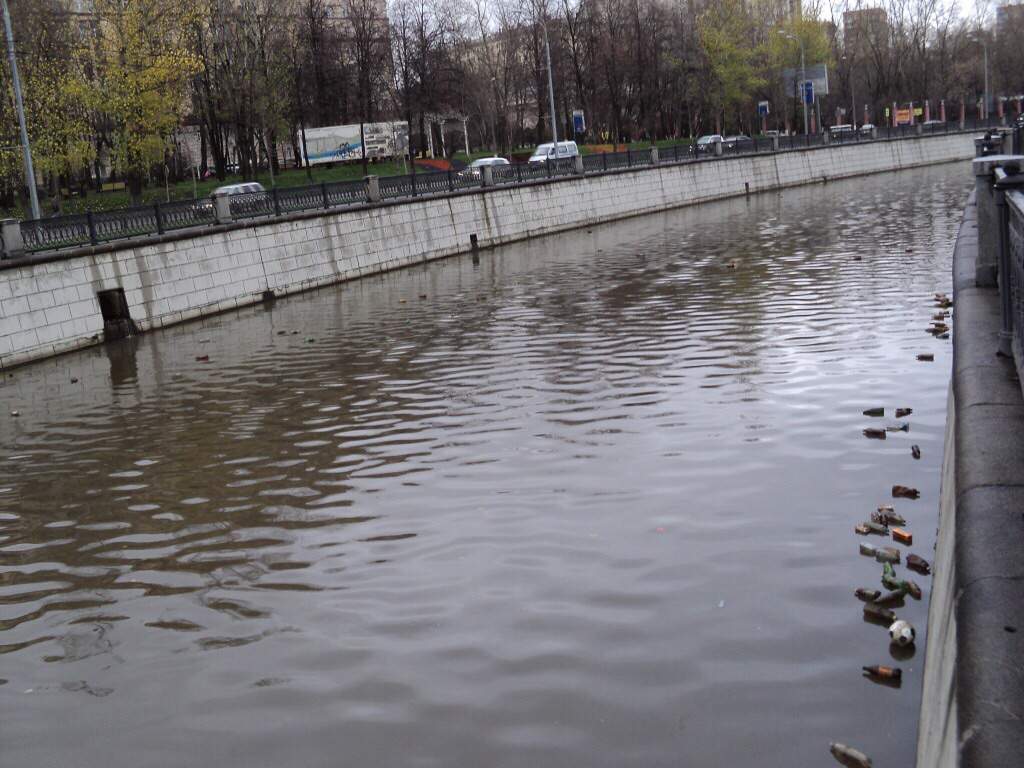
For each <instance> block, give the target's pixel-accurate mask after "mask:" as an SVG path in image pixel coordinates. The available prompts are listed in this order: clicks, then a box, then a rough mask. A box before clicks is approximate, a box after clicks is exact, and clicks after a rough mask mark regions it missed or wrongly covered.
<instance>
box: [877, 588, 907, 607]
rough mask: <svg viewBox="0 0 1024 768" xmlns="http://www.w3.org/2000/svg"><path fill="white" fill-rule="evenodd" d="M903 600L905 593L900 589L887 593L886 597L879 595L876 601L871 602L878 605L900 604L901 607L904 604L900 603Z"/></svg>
mask: <svg viewBox="0 0 1024 768" xmlns="http://www.w3.org/2000/svg"><path fill="white" fill-rule="evenodd" d="M902 600H903V591H902V590H899V589H894V590H892V591H891V592H886V593H885V594H884V595H879V596H878V598H877V599H876V600H872V601H871V602H873V603H875V604H876V605H890V604H892V603H896V602H899V603H900V605H903V603H902V602H900V601H902Z"/></svg>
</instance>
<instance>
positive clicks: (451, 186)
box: [445, 168, 482, 192]
mask: <svg viewBox="0 0 1024 768" xmlns="http://www.w3.org/2000/svg"><path fill="white" fill-rule="evenodd" d="M445 173H447V174H448V191H449V192H454V191H455V180H454V179H452V169H451V168H449V169H448V170H447V171H445ZM481 178H482V177H481Z"/></svg>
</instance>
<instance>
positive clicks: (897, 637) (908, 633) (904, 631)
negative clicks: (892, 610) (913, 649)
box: [889, 619, 917, 646]
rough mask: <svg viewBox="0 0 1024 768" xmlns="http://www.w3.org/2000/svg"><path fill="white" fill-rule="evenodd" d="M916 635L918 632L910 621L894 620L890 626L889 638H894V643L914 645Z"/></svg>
mask: <svg viewBox="0 0 1024 768" xmlns="http://www.w3.org/2000/svg"><path fill="white" fill-rule="evenodd" d="M916 636H917V633H916V632H915V631H914V628H913V627H912V626H911V624H910V622H909V621H904V620H903V619H900V620H899V621H894V622H893V623H892V625H891V626H890V627H889V638H890V639H891V640H892V642H893V644H894V645H899V646H907V645H912V644H913V642H914V638H915V637H916Z"/></svg>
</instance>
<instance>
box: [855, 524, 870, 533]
mask: <svg viewBox="0 0 1024 768" xmlns="http://www.w3.org/2000/svg"><path fill="white" fill-rule="evenodd" d="M853 532H854V533H859V534H860V535H861V536H867V535H868V534H869V533H871V529H870V528H868V527H867V526H866V525H864V524H863V523H860V524H859V525H855V526H854V527H853Z"/></svg>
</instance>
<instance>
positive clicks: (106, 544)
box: [0, 165, 970, 768]
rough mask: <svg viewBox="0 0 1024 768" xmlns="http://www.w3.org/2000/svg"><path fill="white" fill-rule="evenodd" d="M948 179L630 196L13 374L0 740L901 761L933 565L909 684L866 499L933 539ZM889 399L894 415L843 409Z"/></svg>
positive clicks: (552, 761) (907, 761)
mask: <svg viewBox="0 0 1024 768" xmlns="http://www.w3.org/2000/svg"><path fill="white" fill-rule="evenodd" d="M969 183H970V177H969V174H968V172H967V168H966V166H961V165H952V166H945V167H942V168H936V169H932V170H929V171H914V172H908V173H902V174H894V175H889V176H881V177H875V178H868V179H862V180H856V181H849V182H843V183H834V184H829V185H828V186H825V187H821V186H818V187H811V188H806V189H798V190H792V191H788V192H786V193H784V194H782V195H767V196H761V197H755V198H752V199H750V200H737V201H731V202H725V203H721V204H715V205H708V206H705V207H702V208H698V209H691V210H683V211H678V212H673V213H670V214H667V215H664V216H657V217H648V218H643V219H635V220H631V221H627V222H623V223H618V224H611V225H608V226H606V227H601V228H595V229H594V230H593V231H592V232H589V233H588V232H578V233H573V234H568V235H564V236H559V237H552V238H547V239H543V240H538V241H536V242H531V243H527V244H522V245H518V246H514V247H509V248H505V249H502V250H499V251H496V252H489V253H485V254H484V255H483V258H482V262H481V264H480V265H479V266H473V265H472V263H471V260H470V259H469V258H468V257H466V258H459V259H453V260H449V261H446V262H444V263H438V264H432V265H429V266H424V267H422V268H417V269H414V270H409V271H403V272H397V273H393V274H389V275H385V276H381V277H377V278H370V279H367V280H364V281H361V282H358V283H353V284H350V285H346V286H342V287H338V288H332V289H327V290H323V291H320V292H317V293H314V294H309V295H305V296H300V297H292V298H289V299H285V300H282V301H280V302H278V303H277V305H276V306H274V307H273V308H272V309H269V310H264V309H251V310H247V311H243V312H240V313H238V314H234V315H225V316H220V317H217V318H215V319H213V320H210V321H208V322H206V323H205V324H204V325H188V326H185V327H181V328H176V329H171V330H169V331H166V332H160V333H154V334H151V335H148V336H146V337H143V338H141V339H138V340H137V341H136V342H135V343H127V344H124V345H122V346H111V347H107V348H104V349H98V350H92V351H88V352H85V353H80V354H75V355H69V356H66V357H62V358H60V359H58V360H55V361H51V362H47V363H43V364H40V365H36V366H32V367H28V368H25V369H21V370H18V371H16V372H15V373H14V374H13V376H11V377H9V378H7V379H6V381H5V382H4V383H3V384H2V385H0V401H2V408H0V678H2V679H3V684H2V685H0V744H2V746H0V763H2V765H4V766H72V765H73V766H76V767H85V766H98V767H99V766H102V767H104V768H106V767H108V766H132V767H133V768H139V767H141V766H169V765H195V766H212V765H224V766H235V765H238V766H242V765H244V766H247V767H248V768H251V767H252V766H274V767H275V768H276V767H278V766H283V765H290V766H339V765H346V766H348V765H351V766H358V765H368V766H369V765H372V766H484V765H486V766H532V767H533V766H553V767H554V766H558V767H559V768H562V767H564V766H588V767H589V766H609V767H615V768H620V767H621V766H625V765H631V766H681V765H685V766H688V767H691V768H692V767H693V766H747V765H763V766H780V768H781V767H782V766H786V767H787V768H790V767H791V766H804V765H812V764H813V765H824V764H829V762H830V758H829V757H828V752H827V749H828V742H829V741H830V740H832V739H839V740H844V741H848V742H852V743H855V744H858V745H862V746H865V747H866V748H867V749H868V751H870V752H871V753H872V754H873V755H874V756H875V759H876V764H878V765H893V766H908V765H911V764H912V761H913V753H914V746H915V734H916V728H917V707H918V703H919V698H920V686H921V661H922V656H923V648H924V637H923V635H924V632H923V630H924V623H925V617H926V608H927V592H928V589H929V587H930V579H929V578H923V577H922V578H918V577H915V578H917V580H918V581H919V582H920V583H922V585H923V586H924V587H925V590H926V595H925V601H922V602H920V603H916V602H910V603H909V604H908V605H907V606H906V607H905V608H903V609H900V610H899V611H898V612H899V613H900V615H901V616H905V617H906V618H909V619H910V620H911V621H913V622H914V623H915V624H916V625H917V628H918V633H919V637H918V639H919V643H918V651H917V654H916V656H913V657H911V658H907V659H903V660H901V661H900V663H901V665H902V666H903V668H904V682H903V686H902V688H901V689H899V690H895V689H891V688H885V687H881V686H878V685H875V684H873V683H871V682H868V681H867V680H865V679H862V678H861V676H860V667H861V665H862V664H874V663H885V662H886V661H891V657H890V653H889V648H888V639H887V637H886V634H885V629H884V628H882V627H878V626H875V625H872V624H868V623H865V622H864V621H863V620H862V618H861V604H860V603H859V602H858V601H856V600H855V599H854V597H853V595H852V590H853V588H854V587H855V586H859V585H864V586H877V585H878V577H879V574H880V572H881V567H880V566H878V565H877V564H875V563H874V562H873V561H869V560H868V559H866V558H863V557H860V556H859V555H858V554H857V545H858V543H859V541H861V539H859V537H857V536H855V535H854V534H853V531H852V528H853V525H854V523H856V522H857V521H859V520H862V519H866V518H867V516H868V513H869V512H870V511H871V510H873V509H874V507H875V505H876V504H877V503H879V502H883V501H886V500H887V497H888V495H889V487H890V486H891V485H892V484H893V483H903V484H906V485H915V486H917V487H918V488H920V489H921V491H922V498H921V499H920V500H919V501H916V502H902V503H897V509H899V510H901V511H903V512H904V513H905V514H906V516H907V517H908V518H909V520H910V526H909V527H910V528H911V529H912V530H913V532H914V535H915V539H916V542H915V546H914V547H913V548H912V549H913V551H916V552H918V553H920V554H922V555H924V556H926V557H928V558H929V559H930V558H931V552H932V546H933V542H934V533H935V520H936V507H937V500H938V480H939V474H938V469H939V465H940V461H941V446H942V441H941V437H942V429H943V424H944V409H945V394H946V386H947V381H948V371H949V360H950V353H951V349H950V346H949V342H948V341H939V340H935V339H933V338H932V337H931V336H928V335H927V334H926V333H925V331H924V329H925V328H926V326H927V325H928V323H929V319H930V316H931V314H932V313H933V312H934V311H935V310H934V308H933V307H932V302H931V300H930V297H931V294H932V292H933V291H936V290H948V289H949V288H950V277H949V266H950V256H951V247H952V241H953V236H954V233H955V228H956V226H957V223H958V217H959V213H960V210H961V208H962V205H963V202H964V199H965V196H966V192H967V189H968V186H969ZM907 248H913V251H912V252H910V253H908V252H906V249H907ZM855 256H860V257H862V258H861V260H856V259H855V258H854V257H855ZM731 260H735V262H736V263H735V268H730V267H729V264H728V263H729V262H730V261H731ZM295 331H297V333H294V332H295ZM307 339H308V340H307ZM922 351H932V352H934V353H935V362H934V363H931V364H928V363H920V362H917V361H916V360H915V355H916V353H918V352H922ZM197 355H209V356H210V362H209V363H199V362H196V361H195V358H196V356H197ZM72 378H77V379H78V380H79V381H78V383H72V382H71V380H72ZM874 405H885V406H889V407H892V406H903V405H906V406H910V407H912V408H913V409H914V414H913V416H912V417H910V418H909V421H910V422H911V431H910V432H909V434H902V433H897V434H894V435H890V438H889V439H888V440H886V441H885V442H884V443H883V442H880V441H870V440H866V439H864V438H863V437H862V436H861V429H862V428H863V427H864V426H868V425H869V424H871V423H872V422H874V423H873V425H875V426H877V425H878V424H879V423H880V420H870V419H867V418H865V417H863V416H862V415H861V411H862V410H863V409H864V408H867V407H869V406H874ZM12 409H16V410H18V411H20V413H21V415H20V417H18V418H12V417H10V416H8V411H10V410H12ZM912 443H917V444H919V445H920V446H921V448H922V451H923V454H924V455H923V458H922V459H921V460H920V461H914V460H913V459H912V458H911V456H910V445H911V444H912ZM873 541H874V543H878V544H881V543H882V540H881V539H875V538H873Z"/></svg>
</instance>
